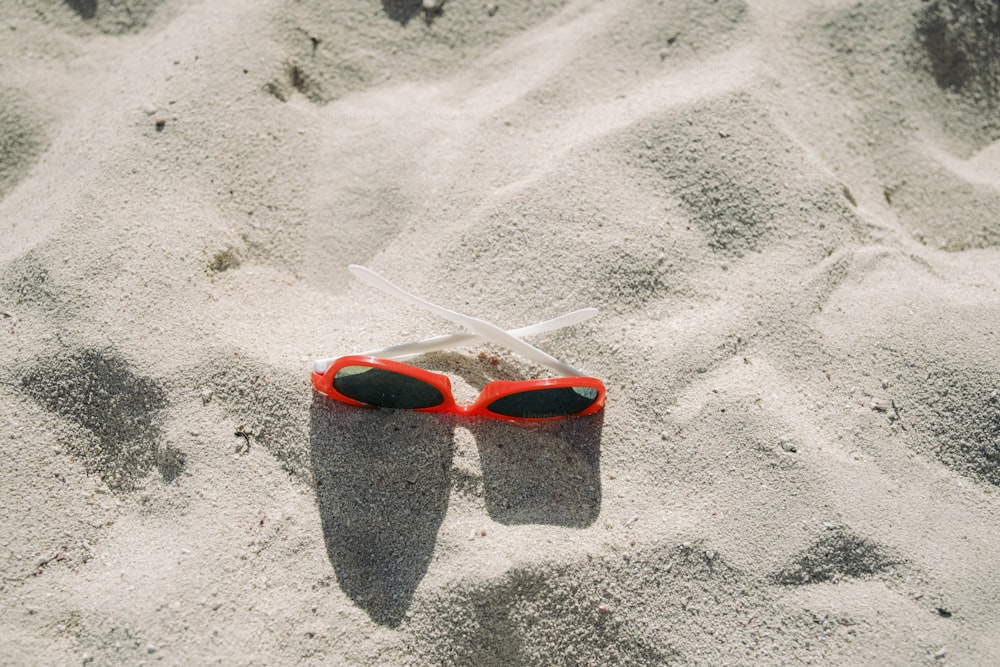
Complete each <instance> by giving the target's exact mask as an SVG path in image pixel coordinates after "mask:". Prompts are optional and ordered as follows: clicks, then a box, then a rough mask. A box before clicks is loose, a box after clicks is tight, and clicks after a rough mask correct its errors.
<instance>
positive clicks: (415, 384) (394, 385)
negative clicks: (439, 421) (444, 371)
mask: <svg viewBox="0 0 1000 667" xmlns="http://www.w3.org/2000/svg"><path fill="white" fill-rule="evenodd" d="M333 388H334V389H336V390H337V391H339V392H340V393H341V394H343V395H344V396H347V397H348V398H353V399H354V400H355V401H361V402H362V403H367V404H368V405H374V406H376V407H379V408H402V409H408V410H414V409H416V408H430V407H433V406H435V405H440V404H441V403H443V402H444V396H442V395H441V392H440V391H438V390H437V388H435V387H434V386H432V385H429V384H427V383H426V382H424V381H423V380H418V379H416V378H413V377H410V376H409V375H403V374H402V373H395V372H393V371H386V370H382V369H381V368H372V367H370V366H344V367H343V368H341V369H340V370H339V371H337V374H336V375H335V376H333Z"/></svg>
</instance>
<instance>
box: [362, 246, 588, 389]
mask: <svg viewBox="0 0 1000 667" xmlns="http://www.w3.org/2000/svg"><path fill="white" fill-rule="evenodd" d="M347 268H348V270H350V272H351V273H352V274H354V276H355V277H356V278H358V279H359V280H363V281H364V282H366V283H368V284H369V285H371V286H372V287H375V288H377V289H380V290H382V291H383V292H386V293H387V294H391V295H393V296H395V297H397V298H399V299H402V300H403V301H407V302H409V303H411V304H413V305H414V306H417V307H418V308H423V309H424V310H426V311H428V312H431V313H434V314H435V315H439V316H440V317H443V318H445V319H447V320H451V321H452V322H455V323H456V324H461V325H462V326H464V327H465V328H467V329H469V330H470V331H473V332H475V333H477V334H479V335H480V336H482V337H483V338H485V339H487V340H489V341H492V342H494V343H497V344H498V345H503V346H504V347H507V348H510V349H511V350H512V351H514V352H517V353H518V354H520V355H521V356H523V357H525V358H526V359H530V360H531V361H534V362H535V363H537V364H539V365H541V366H545V367H546V368H548V369H549V370H551V371H553V372H555V373H559V374H560V375H576V376H580V375H584V373H583V372H581V371H578V370H577V369H575V368H573V367H572V366H570V365H569V364H564V363H563V362H561V361H559V360H558V359H556V358H555V357H553V356H551V355H549V354H547V353H545V352H543V351H542V350H539V349H538V348H537V347H534V346H533V345H529V344H528V343H525V342H524V341H523V340H521V339H520V338H517V337H516V336H512V335H511V334H509V333H507V332H506V331H504V330H503V329H501V328H500V327H497V326H495V325H493V324H490V323H489V322H486V321H485V320H481V319H479V318H476V317H470V316H469V315H462V314H461V313H456V312H455V311H453V310H448V309H447V308H442V307H441V306H436V305H434V304H433V303H431V302H429V301H425V300H424V299H421V298H420V297H419V296H416V295H414V294H410V293H409V292H407V291H406V290H404V289H402V288H400V287H397V286H396V285H393V284H392V283H391V282H389V281H388V280H386V279H385V278H383V277H382V276H380V275H378V274H377V273H375V272H374V271H372V270H370V269H366V268H365V267H363V266H358V265H357V264H351V265H350V266H349V267H347Z"/></svg>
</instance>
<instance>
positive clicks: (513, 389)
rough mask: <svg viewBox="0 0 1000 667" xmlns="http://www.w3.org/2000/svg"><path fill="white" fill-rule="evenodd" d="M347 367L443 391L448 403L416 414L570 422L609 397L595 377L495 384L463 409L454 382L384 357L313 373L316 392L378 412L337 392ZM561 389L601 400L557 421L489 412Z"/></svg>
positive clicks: (351, 359)
mask: <svg viewBox="0 0 1000 667" xmlns="http://www.w3.org/2000/svg"><path fill="white" fill-rule="evenodd" d="M345 366H369V367H371V368H379V369H382V370H385V371H391V372H393V373H400V374H402V375H407V376H409V377H412V378H414V379H416V380H420V381H422V382H426V383H427V384H429V385H431V386H432V387H434V388H435V389H437V390H438V391H440V392H441V395H442V396H444V402H442V403H441V404H439V405H435V406H432V407H429V408H414V411H415V412H437V413H442V412H443V413H447V414H453V415H461V416H465V417H489V418H492V419H506V420H509V421H517V422H541V421H552V420H555V419H566V418H567V417H582V416H584V415H590V414H593V413H595V412H598V411H599V410H601V409H602V408H603V407H604V400H605V397H606V395H607V390H606V389H605V387H604V383H603V382H601V381H600V380H598V379H597V378H595V377H586V376H571V377H557V378H546V379H541V380H494V381H492V382H490V383H488V384H487V385H486V386H485V387H483V389H482V391H481V392H480V393H479V398H477V399H476V400H475V401H474V402H473V403H472V404H470V405H467V406H466V405H459V404H458V403H456V402H455V397H454V395H452V393H451V379H450V378H449V377H448V376H447V375H442V374H441V373H435V372H433V371H428V370H425V369H423V368H417V367H416V366H411V365H410V364H405V363H403V362H401V361H393V360H391V359H382V358H381V357H372V356H367V355H363V354H352V355H347V356H344V357H338V358H337V359H336V360H335V361H334V362H333V363H332V364H330V367H329V368H327V369H326V371H324V372H322V373H319V372H316V371H313V373H312V383H313V387H315V388H316V391H318V392H320V393H322V394H326V395H327V396H329V397H330V398H332V399H335V400H337V401H341V402H343V403H347V404H349V405H355V406H358V407H361V408H378V406H374V405H368V404H367V403H362V402H360V401H356V400H354V399H353V398H348V397H347V396H344V395H343V394H341V393H340V392H338V391H337V390H336V389H334V388H333V379H334V377H335V376H336V375H337V371H339V370H340V369H342V368H344V367H345ZM560 387H587V388H590V389H596V390H597V398H596V399H594V402H593V403H591V404H590V405H589V406H587V407H586V408H585V409H583V410H581V411H580V412H573V413H571V414H568V415H559V416H556V417H512V416H510V415H502V414H500V413H498V412H493V411H492V410H490V409H489V406H490V405H491V404H492V403H493V402H494V401H495V400H497V399H499V398H502V397H504V396H509V395H511V394H519V393H521V392H524V391H532V390H536V389H556V388H560Z"/></svg>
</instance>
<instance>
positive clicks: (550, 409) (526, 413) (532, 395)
mask: <svg viewBox="0 0 1000 667" xmlns="http://www.w3.org/2000/svg"><path fill="white" fill-rule="evenodd" d="M596 400H597V390H596V389H594V388H593V387H551V388H549V389H532V390H531V391H522V392H519V393H517V394H508V395H507V396H504V397H502V398H498V399H497V400H495V401H493V402H492V403H490V405H489V409H490V411H491V412H495V413H496V414H498V415H504V416H507V417H516V418H519V419H543V418H545V417H565V416H566V415H573V414H576V413H577V412H582V411H584V410H586V409H587V408H589V407H590V406H591V405H593V404H594V401H596Z"/></svg>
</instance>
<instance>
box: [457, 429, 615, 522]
mask: <svg viewBox="0 0 1000 667" xmlns="http://www.w3.org/2000/svg"><path fill="white" fill-rule="evenodd" d="M603 426H604V411H603V410H601V411H600V412H598V413H596V414H593V415H587V416H586V417H574V418H570V419H565V420H558V421H552V422H539V423H537V424H533V425H530V426H528V425H518V424H509V423H507V422H503V421H499V420H492V419H490V420H487V419H483V420H479V421H477V422H475V423H474V424H471V425H469V430H470V431H471V432H472V434H473V435H474V436H475V439H476V444H477V445H478V448H479V462H480V467H481V468H482V471H483V496H484V500H485V502H486V511H487V512H488V513H489V515H490V517H491V518H492V519H493V520H494V521H496V522H498V523H503V524H508V525H511V524H525V523H538V524H549V525H558V526H566V527H570V528H586V527H587V526H589V525H591V524H592V523H594V521H595V520H596V519H597V516H598V515H599V514H600V512H601V431H602V429H603Z"/></svg>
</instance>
